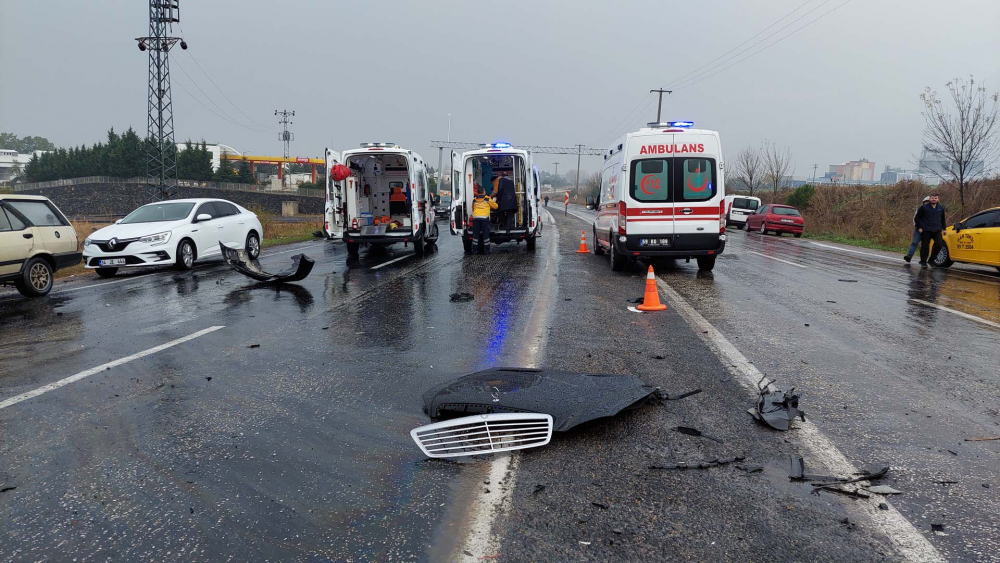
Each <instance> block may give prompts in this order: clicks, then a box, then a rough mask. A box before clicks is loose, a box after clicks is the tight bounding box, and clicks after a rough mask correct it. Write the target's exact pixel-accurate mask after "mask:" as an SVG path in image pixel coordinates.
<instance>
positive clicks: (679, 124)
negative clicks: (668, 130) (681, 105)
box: [667, 121, 694, 128]
mask: <svg viewBox="0 0 1000 563" xmlns="http://www.w3.org/2000/svg"><path fill="white" fill-rule="evenodd" d="M667 125H668V126H670V127H684V128H688V127H694V121H668V122H667Z"/></svg>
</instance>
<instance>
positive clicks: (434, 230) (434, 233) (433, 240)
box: [424, 223, 438, 244]
mask: <svg viewBox="0 0 1000 563" xmlns="http://www.w3.org/2000/svg"><path fill="white" fill-rule="evenodd" d="M437 241H438V226H437V223H434V224H433V225H432V226H431V236H429V237H424V243H426V244H437Z"/></svg>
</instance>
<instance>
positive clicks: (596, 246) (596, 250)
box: [590, 229, 604, 256]
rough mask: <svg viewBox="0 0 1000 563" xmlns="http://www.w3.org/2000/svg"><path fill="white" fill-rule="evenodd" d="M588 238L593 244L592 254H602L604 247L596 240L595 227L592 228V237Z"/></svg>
mask: <svg viewBox="0 0 1000 563" xmlns="http://www.w3.org/2000/svg"><path fill="white" fill-rule="evenodd" d="M590 240H591V241H592V244H593V245H594V254H595V255H597V256H604V247H603V246H601V241H599V240H597V229H594V237H593V238H592V239H590Z"/></svg>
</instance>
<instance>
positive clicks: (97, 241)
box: [83, 199, 264, 277]
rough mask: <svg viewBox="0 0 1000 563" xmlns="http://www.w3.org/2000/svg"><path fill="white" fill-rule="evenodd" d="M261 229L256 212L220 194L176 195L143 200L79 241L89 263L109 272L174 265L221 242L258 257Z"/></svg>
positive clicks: (212, 251) (214, 251)
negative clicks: (204, 196) (206, 196)
mask: <svg viewBox="0 0 1000 563" xmlns="http://www.w3.org/2000/svg"><path fill="white" fill-rule="evenodd" d="M263 234H264V230H263V228H262V227H261V224H260V219H258V218H257V215H256V214H255V213H254V212H252V211H250V210H248V209H245V208H243V207H240V206H239V205H236V204H235V203H233V202H231V201H226V200H222V199H175V200H168V201H159V202H156V203H150V204H148V205H143V206H142V207H140V208H138V209H136V210H135V211H133V212H132V213H129V214H128V215H127V216H126V217H125V218H124V219H120V220H118V221H116V222H115V224H114V225H109V226H107V227H104V228H103V229H99V230H97V231H95V232H94V233H93V234H91V235H90V236H89V237H87V240H85V241H84V242H83V260H84V264H85V266H86V267H87V268H91V269H94V270H96V271H97V275H99V276H101V277H111V276H113V275H115V273H117V272H118V269H119V268H130V267H135V266H158V265H173V266H175V267H176V268H178V269H180V270H187V269H190V268H191V267H192V266H194V263H195V261H196V260H203V259H205V258H210V257H212V256H220V255H221V250H220V249H219V243H220V242H222V243H225V245H226V246H228V247H231V248H246V250H247V253H248V254H249V255H250V257H251V258H257V257H258V256H260V241H261V237H262V236H263Z"/></svg>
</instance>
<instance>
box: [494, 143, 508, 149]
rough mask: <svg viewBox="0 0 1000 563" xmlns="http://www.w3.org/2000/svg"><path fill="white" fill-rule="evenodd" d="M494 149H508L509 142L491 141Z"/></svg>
mask: <svg viewBox="0 0 1000 563" xmlns="http://www.w3.org/2000/svg"><path fill="white" fill-rule="evenodd" d="M491 146H492V147H493V148H495V149H509V148H510V147H511V144H510V143H493V144H492V145H491Z"/></svg>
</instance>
